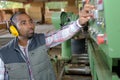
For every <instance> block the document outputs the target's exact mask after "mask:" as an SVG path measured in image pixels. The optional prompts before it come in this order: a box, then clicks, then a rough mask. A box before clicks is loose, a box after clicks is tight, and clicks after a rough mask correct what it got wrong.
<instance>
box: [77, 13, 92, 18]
mask: <svg viewBox="0 0 120 80" xmlns="http://www.w3.org/2000/svg"><path fill="white" fill-rule="evenodd" d="M79 16H80V17H92V16H93V14H92V13H86V12H80V13H79Z"/></svg>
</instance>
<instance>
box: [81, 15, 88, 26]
mask: <svg viewBox="0 0 120 80" xmlns="http://www.w3.org/2000/svg"><path fill="white" fill-rule="evenodd" d="M89 19H90V18H84V17H81V18H80V24H81V25H82V24H85V23H86V22H88V21H89Z"/></svg>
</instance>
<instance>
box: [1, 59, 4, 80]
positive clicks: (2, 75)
mask: <svg viewBox="0 0 120 80" xmlns="http://www.w3.org/2000/svg"><path fill="white" fill-rule="evenodd" d="M4 73H5V68H4V63H3V61H2V59H1V58H0V80H4Z"/></svg>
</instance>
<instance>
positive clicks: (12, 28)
mask: <svg viewBox="0 0 120 80" xmlns="http://www.w3.org/2000/svg"><path fill="white" fill-rule="evenodd" d="M9 30H10V32H11V34H12V35H13V36H16V37H17V36H19V33H18V31H17V29H16V27H15V26H13V25H11V26H10V28H9Z"/></svg>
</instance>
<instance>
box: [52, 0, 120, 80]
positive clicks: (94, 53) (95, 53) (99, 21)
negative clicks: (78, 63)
mask: <svg viewBox="0 0 120 80" xmlns="http://www.w3.org/2000/svg"><path fill="white" fill-rule="evenodd" d="M90 3H91V4H93V5H94V6H95V7H96V9H95V10H93V11H91V13H93V14H94V17H93V19H91V20H90V21H89V26H88V27H89V30H88V37H87V42H86V43H87V53H88V56H89V64H90V69H91V75H92V80H120V49H119V45H120V43H119V41H120V38H119V36H118V35H119V34H120V31H119V30H120V27H119V26H120V23H119V22H120V21H119V18H120V17H119V14H120V11H119V10H118V8H119V4H120V1H112V0H90ZM63 14H64V15H67V14H66V13H63ZM54 15H55V14H54ZM56 15H57V16H58V14H56ZM60 15H61V13H60ZM74 17H75V16H74ZM70 18H71V17H65V16H64V17H62V16H61V17H60V19H62V20H61V21H57V19H56V21H54V23H53V24H54V25H55V26H56V27H57V29H58V28H60V27H61V25H63V24H61V23H62V22H63V23H64V24H67V23H68V22H71V20H72V19H70ZM54 19H55V18H54ZM76 19H77V18H74V19H73V21H74V20H76ZM57 22H58V23H60V24H59V25H56V23H57ZM58 23H57V24H58ZM67 44H68V45H69V44H70V42H69V41H67V42H65V43H63V44H62V47H63V49H62V50H63V51H62V53H65V54H62V57H63V58H66V59H71V57H72V55H71V53H70V49H71V46H67V47H66V46H65V45H67ZM63 45H64V46H63ZM65 47H66V48H65ZM64 50H65V51H64ZM66 50H67V51H66ZM67 53H70V54H67ZM66 54H67V55H66ZM65 56H66V57H65ZM76 70H77V69H76ZM69 71H70V69H69ZM78 71H79V70H78Z"/></svg>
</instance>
